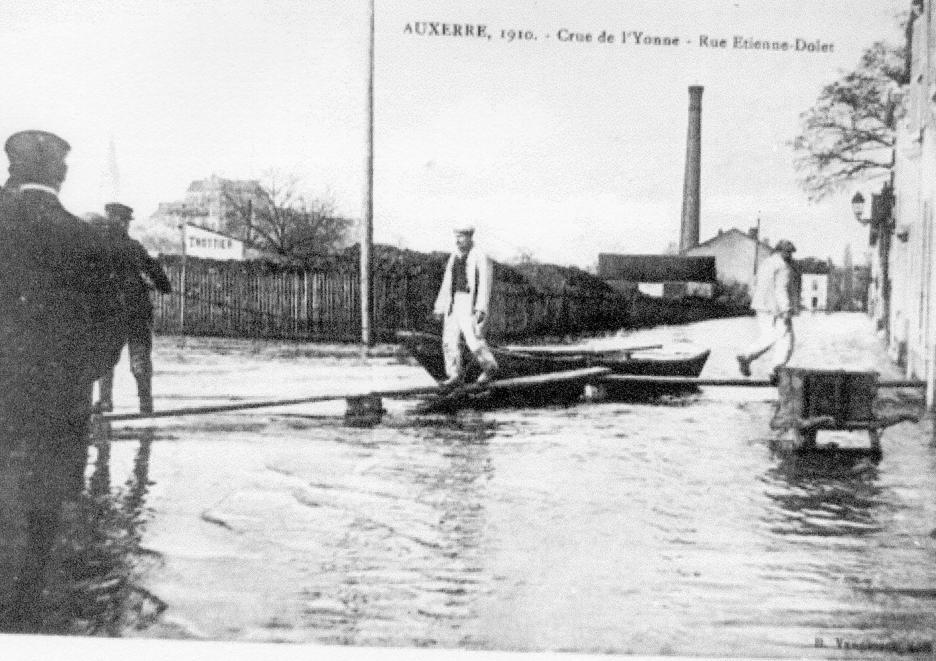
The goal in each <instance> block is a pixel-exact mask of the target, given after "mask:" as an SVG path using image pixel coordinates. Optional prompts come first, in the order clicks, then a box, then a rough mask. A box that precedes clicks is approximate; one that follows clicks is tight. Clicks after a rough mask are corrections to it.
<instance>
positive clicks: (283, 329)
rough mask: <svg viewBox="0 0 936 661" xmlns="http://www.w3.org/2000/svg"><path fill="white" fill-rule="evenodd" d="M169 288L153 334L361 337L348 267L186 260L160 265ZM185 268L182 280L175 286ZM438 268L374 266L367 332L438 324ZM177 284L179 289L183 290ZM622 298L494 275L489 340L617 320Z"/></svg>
mask: <svg viewBox="0 0 936 661" xmlns="http://www.w3.org/2000/svg"><path fill="white" fill-rule="evenodd" d="M163 267H164V268H165V270H166V273H167V275H168V276H169V279H170V281H171V282H172V286H173V293H172V294H169V295H166V296H158V295H156V296H155V297H154V313H155V329H156V332H158V333H166V334H185V335H211V336H228V337H252V338H279V339H296V340H309V341H321V342H354V341H358V340H359V339H360V335H361V330H360V329H361V312H360V279H359V274H358V273H356V272H353V271H349V270H348V269H347V268H334V269H322V270H309V271H284V270H279V269H270V268H264V267H263V266H262V265H257V264H249V263H236V262H212V261H208V260H195V259H189V260H188V261H187V263H186V264H185V265H184V266H183V263H182V261H181V260H171V261H167V262H164V263H163ZM183 270H184V272H185V275H184V277H185V287H184V288H183V287H182V279H183ZM439 281H440V273H435V272H432V271H431V270H430V271H428V272H427V271H423V272H418V273H413V272H408V271H406V270H403V269H396V270H392V271H389V272H382V271H380V270H379V269H378V270H376V272H375V273H374V277H373V286H374V290H373V292H374V293H373V304H374V336H375V338H376V339H377V340H379V341H388V340H391V339H392V338H393V334H394V333H395V332H396V331H397V330H428V331H434V332H440V330H441V325H440V324H439V322H438V321H435V320H432V319H431V318H430V317H431V312H432V304H433V302H434V300H435V295H436V291H437V289H438V286H439ZM183 291H184V296H183V295H182V292H183ZM624 300H625V299H623V298H622V297H619V296H614V295H607V296H596V295H589V296H585V295H570V294H563V293H556V294H552V293H543V292H539V291H536V290H534V289H533V288H531V287H529V286H524V285H522V284H518V283H513V282H498V283H497V285H496V287H495V294H494V298H493V300H492V304H491V322H490V326H489V328H490V331H489V335H490V337H491V338H492V339H493V340H503V339H510V338H518V337H529V336H545V335H552V336H556V335H566V334H570V333H576V332H583V331H587V330H601V329H612V328H620V327H621V326H623V325H624V321H625V316H626V310H625V309H624Z"/></svg>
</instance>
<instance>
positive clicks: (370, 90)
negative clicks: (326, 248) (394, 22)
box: [361, 0, 374, 353]
mask: <svg viewBox="0 0 936 661" xmlns="http://www.w3.org/2000/svg"><path fill="white" fill-rule="evenodd" d="M369 9H370V26H369V29H368V50H367V156H366V165H365V175H364V176H365V183H364V209H363V211H364V213H363V219H362V221H361V345H362V351H363V352H364V353H366V352H367V348H368V347H370V346H372V345H373V342H374V339H373V337H372V330H373V329H372V327H371V322H372V321H373V319H372V316H373V304H372V301H371V292H372V289H371V275H372V266H371V248H372V243H373V240H374V0H370V3H369Z"/></svg>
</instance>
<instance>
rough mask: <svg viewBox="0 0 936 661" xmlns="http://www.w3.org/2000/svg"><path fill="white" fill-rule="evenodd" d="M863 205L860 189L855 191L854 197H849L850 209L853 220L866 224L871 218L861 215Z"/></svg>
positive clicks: (863, 200)
mask: <svg viewBox="0 0 936 661" xmlns="http://www.w3.org/2000/svg"><path fill="white" fill-rule="evenodd" d="M864 205H865V199H864V195H862V194H861V191H858V192H857V193H855V195H854V197H852V199H851V206H852V211H853V212H854V214H855V220H857V221H858V222H859V223H861V224H862V225H867V224H868V223H870V222H871V219H870V218H862V217H861V216H862V214H863V213H864Z"/></svg>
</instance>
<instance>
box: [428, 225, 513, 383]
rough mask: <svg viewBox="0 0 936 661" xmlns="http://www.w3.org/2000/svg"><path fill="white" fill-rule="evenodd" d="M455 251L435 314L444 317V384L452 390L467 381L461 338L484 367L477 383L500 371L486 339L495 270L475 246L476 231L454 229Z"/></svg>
mask: <svg viewBox="0 0 936 661" xmlns="http://www.w3.org/2000/svg"><path fill="white" fill-rule="evenodd" d="M455 247H456V249H455V251H454V252H453V253H452V254H451V255H450V256H449V260H448V264H447V265H446V267H445V276H444V277H443V278H442V286H441V287H440V288H439V295H438V296H437V297H436V301H435V307H434V310H433V311H434V313H435V314H436V316H438V317H442V319H443V326H442V350H443V352H444V354H445V373H446V374H447V375H448V379H446V380H445V381H444V382H443V383H442V385H443V386H445V387H451V386H454V385H456V384H458V383H460V382H461V381H462V380H463V379H464V366H463V365H462V353H461V338H464V339H465V344H467V345H468V349H469V350H470V351H471V352H472V353H473V354H474V355H475V357H476V358H477V359H478V362H479V363H480V364H481V375H480V376H479V377H478V381H477V382H478V383H486V382H488V381H490V380H491V378H492V377H493V375H494V372H495V371H496V370H497V361H496V360H495V359H494V354H492V353H491V349H490V348H489V347H488V345H487V342H485V340H484V332H485V328H486V326H487V321H488V308H489V306H490V302H491V289H492V287H493V284H494V269H493V266H492V264H491V260H490V259H488V256H487V255H485V254H484V253H483V252H481V251H480V250H479V249H478V248H476V247H475V245H474V228H473V227H471V226H460V227H457V228H456V229H455Z"/></svg>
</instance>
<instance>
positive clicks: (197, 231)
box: [130, 175, 262, 259]
mask: <svg viewBox="0 0 936 661" xmlns="http://www.w3.org/2000/svg"><path fill="white" fill-rule="evenodd" d="M261 199H262V191H261V188H260V183H259V182H258V181H256V180H244V181H241V180H232V179H224V178H221V177H218V176H217V175H212V176H211V177H209V178H207V179H201V180H198V181H193V182H192V183H191V184H189V187H188V189H187V190H186V192H185V196H184V198H183V199H181V200H176V201H173V202H161V203H160V204H159V207H158V208H157V210H156V212H155V213H154V214H153V215H152V216H150V217H149V218H148V219H141V220H137V221H134V223H133V224H132V225H131V226H130V232H131V234H132V235H133V237H134V238H136V239H137V240H139V241H140V242H141V243H142V244H143V245H144V246H145V247H146V248H147V250H149V251H150V252H151V253H153V254H162V255H176V254H182V253H183V241H184V242H185V243H186V245H185V247H184V251H185V252H186V254H190V255H194V254H195V253H198V252H200V251H205V250H208V251H209V252H215V253H218V254H222V253H223V254H227V255H231V256H226V257H214V258H215V259H252V258H254V257H256V256H258V255H259V254H260V253H259V252H258V251H256V250H252V249H251V248H250V247H249V243H250V242H249V240H243V239H238V238H235V236H234V234H235V232H234V231H232V230H233V228H232V227H231V217H232V214H233V213H234V212H236V211H239V212H241V213H243V211H244V209H248V210H249V209H250V208H251V207H252V206H253V208H256V205H257V204H259V203H260V201H261ZM183 235H184V238H183ZM212 237H213V238H212ZM244 238H245V239H247V238H248V237H244ZM193 240H194V241H195V244H192V245H188V244H189V243H190V242H191V241H193ZM226 242H227V243H226ZM231 242H237V243H239V245H240V248H237V247H235V246H236V245H237V244H236V243H231ZM196 244H197V245H196ZM222 244H225V245H227V247H226V248H221V246H222ZM209 246H211V247H209ZM192 250H194V251H195V253H193V252H192ZM235 253H237V254H239V255H240V256H233V255H234V254H235ZM197 256H207V255H200V254H199V255H197Z"/></svg>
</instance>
